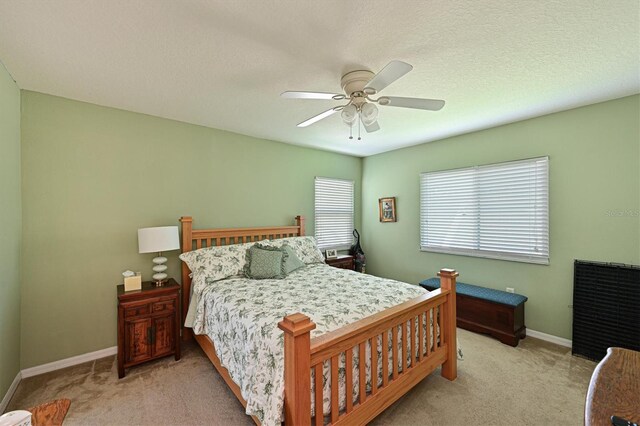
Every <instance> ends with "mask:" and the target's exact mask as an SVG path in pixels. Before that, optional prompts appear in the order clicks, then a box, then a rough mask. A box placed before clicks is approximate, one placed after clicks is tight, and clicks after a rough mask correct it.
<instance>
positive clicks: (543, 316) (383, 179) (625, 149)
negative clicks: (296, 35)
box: [362, 95, 640, 339]
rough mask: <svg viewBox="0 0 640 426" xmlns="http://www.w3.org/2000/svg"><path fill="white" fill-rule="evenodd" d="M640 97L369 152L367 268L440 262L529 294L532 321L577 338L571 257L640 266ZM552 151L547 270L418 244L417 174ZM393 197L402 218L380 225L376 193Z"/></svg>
mask: <svg viewBox="0 0 640 426" xmlns="http://www.w3.org/2000/svg"><path fill="white" fill-rule="evenodd" d="M639 104H640V97H639V96H637V95H636V96H630V97H626V98H622V99H618V100H614V101H610V102H605V103H600V104H595V105H591V106H587V107H583V108H578V109H574V110H569V111H564V112H559V113H556V114H551V115H547V116H543V117H539V118H534V119H531V120H526V121H522V122H518V123H514V124H509V125H505V126H501V127H497V128H492V129H488V130H484V131H479V132H475V133H470V134H466V135H462V136H457V137H452V138H449V139H445V140H441V141H437V142H432V143H428V144H423V145H419V146H415V147H410V148H405V149H401V150H397V151H393V152H389V153H384V154H380V155H375V156H372V157H367V158H365V159H364V161H363V176H362V186H363V188H364V189H363V196H362V222H363V231H364V232H363V236H362V241H363V248H364V250H365V252H366V254H367V270H368V271H369V272H371V273H373V274H375V275H381V276H385V277H391V278H395V279H399V280H402V281H407V282H410V283H417V282H419V281H420V280H422V279H424V278H429V277H432V276H435V273H436V272H437V271H438V270H439V269H440V268H442V267H453V268H455V269H457V270H458V271H459V272H460V278H459V279H460V280H461V281H463V282H469V283H475V284H479V285H482V286H485V287H492V288H498V289H502V290H504V289H505V287H507V286H509V287H515V289H516V292H518V293H522V294H525V295H527V296H528V297H529V301H528V302H527V305H526V324H527V327H529V328H531V329H534V330H537V331H541V332H544V333H549V334H552V335H556V336H561V337H564V338H569V339H570V338H571V321H572V311H571V308H570V307H569V305H571V303H572V291H573V263H572V262H573V260H574V259H586V260H598V261H611V262H624V263H632V264H639V263H640V238H638V236H639V235H640V223H639V219H638V212H639V211H640V172H639V170H640V161H639V159H640V139H639V138H640V128H639V122H640V108H639ZM543 155H548V156H550V200H549V202H550V244H551V245H550V251H551V259H550V265H549V266H542V265H532V264H525V263H516V262H508V261H500V260H490V259H481V258H474V257H466V256H454V255H445V254H437V253H427V252H421V251H420V250H419V219H418V217H419V207H418V205H419V192H418V186H419V183H418V180H419V174H420V173H421V172H425V171H434V170H444V169H450V168H456V167H466V166H473V165H480V164H488V163H495V162H501V161H509V160H517V159H522V158H530V157H538V156H543ZM387 196H396V197H398V198H397V209H398V222H397V223H380V222H379V221H378V220H379V219H378V198H380V197H387Z"/></svg>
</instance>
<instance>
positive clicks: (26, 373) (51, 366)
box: [22, 346, 118, 379]
mask: <svg viewBox="0 0 640 426" xmlns="http://www.w3.org/2000/svg"><path fill="white" fill-rule="evenodd" d="M117 353H118V347H117V346H112V347H110V348H105V349H100V350H99V351H95V352H89V353H86V354H82V355H78V356H72V357H71V358H65V359H61V360H59V361H54V362H50V363H48V364H42V365H37V366H35V367H31V368H26V369H24V370H22V378H23V379H26V378H27V377H33V376H37V375H39V374H44V373H48V372H50V371H55V370H60V369H62V368H67V367H71V366H73V365H78V364H82V363H83V362H88V361H94V360H96V359H100V358H105V357H108V356H111V355H115V354H117Z"/></svg>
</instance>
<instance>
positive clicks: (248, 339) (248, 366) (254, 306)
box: [191, 264, 436, 426]
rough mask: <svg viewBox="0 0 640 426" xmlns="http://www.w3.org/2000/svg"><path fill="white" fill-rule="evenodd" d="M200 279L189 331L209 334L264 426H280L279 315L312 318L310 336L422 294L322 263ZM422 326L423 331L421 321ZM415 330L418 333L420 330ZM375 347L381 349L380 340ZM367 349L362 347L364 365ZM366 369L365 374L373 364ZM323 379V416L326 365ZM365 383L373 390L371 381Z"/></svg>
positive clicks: (355, 363) (342, 396)
mask: <svg viewBox="0 0 640 426" xmlns="http://www.w3.org/2000/svg"><path fill="white" fill-rule="evenodd" d="M204 281H205V282H204V283H201V284H200V285H199V286H198V288H199V291H198V292H197V294H194V300H193V301H192V308H193V309H192V310H193V312H192V313H191V314H192V315H191V316H192V318H193V324H192V326H193V331H194V333H196V334H206V335H207V336H209V338H210V339H211V340H212V341H213V343H214V345H215V348H216V353H217V355H218V358H219V359H220V362H221V364H222V366H224V367H225V368H226V369H227V370H228V371H229V375H230V376H231V378H232V379H233V381H234V382H235V383H236V384H237V385H238V386H239V388H240V391H241V394H242V397H243V398H244V399H245V400H246V402H247V407H246V413H247V414H249V415H254V416H256V417H257V418H258V419H260V421H261V422H262V424H264V425H265V426H269V425H278V424H280V422H281V421H282V416H283V405H284V349H283V347H284V339H283V332H282V331H281V330H280V329H278V327H277V324H278V322H279V321H281V320H282V318H283V317H285V316H286V315H289V314H293V313H296V312H301V313H303V314H305V315H307V316H309V317H310V318H311V320H312V321H313V322H314V323H315V324H316V329H315V330H313V331H312V332H311V337H312V338H313V337H316V336H319V335H321V334H324V333H327V332H330V331H333V330H336V329H338V328H340V327H342V326H344V325H347V324H349V323H352V322H355V321H357V320H360V319H362V318H365V317H368V316H370V315H372V314H375V313H377V312H380V311H382V310H384V309H387V308H389V307H391V306H395V305H398V304H400V303H402V302H405V301H407V300H410V299H413V298H415V297H417V296H420V295H422V294H424V293H426V292H427V291H426V290H424V289H423V288H421V287H419V286H415V285H411V284H407V283H402V282H398V281H394V280H389V279H384V278H379V277H374V276H372V275H366V274H360V273H357V272H354V271H350V270H345V269H339V268H333V267H330V266H328V265H325V264H310V265H307V266H305V267H303V268H300V269H298V270H296V271H294V272H292V273H291V274H289V275H288V276H287V277H286V278H284V279H279V280H270V279H267V280H253V279H248V278H244V277H235V278H228V279H224V280H220V281H213V280H207V279H206V278H204ZM432 322H433V321H430V323H432ZM422 326H423V327H426V320H425V323H423V324H422ZM430 326H431V325H430ZM414 333H416V334H414V336H417V326H416V330H414ZM403 334H404V333H403ZM434 334H436V333H433V332H431V333H429V335H431V336H433V335H434ZM425 335H426V334H425ZM380 340H381V339H380ZM414 341H417V338H416V339H415V340H414ZM389 342H391V339H389ZM376 350H377V351H378V352H381V351H382V347H381V346H380V342H379V344H378V348H376ZM387 350H390V348H387ZM370 351H371V348H370V347H369V345H368V344H367V348H366V352H367V356H366V360H367V363H369V362H370V359H371V358H370ZM399 353H402V352H399ZM353 355H354V356H353V366H351V368H353V369H354V374H353V379H354V380H353V381H354V383H353V389H351V391H350V392H349V395H350V397H351V398H353V400H354V401H355V400H356V399H357V397H358V389H359V384H358V373H357V366H358V363H359V360H358V351H357V350H354V352H353ZM344 358H345V357H344V355H343V356H342V359H341V361H340V367H339V371H340V380H339V401H340V408H341V409H343V408H344V405H345V402H346V398H347V390H346V385H345V380H344V371H345V368H346V366H345V359H344ZM381 359H382V356H379V357H378V362H379V368H378V372H379V377H377V378H376V380H378V383H381V382H382V377H381V374H382V368H380V365H381V364H380V363H381ZM390 362H391V361H390ZM398 362H399V364H400V362H401V360H398ZM409 365H410V361H409ZM367 367H368V368H367V372H368V373H370V371H371V369H370V366H369V365H367ZM390 370H391V368H390ZM324 376H325V378H324V380H323V382H324V383H325V389H324V390H323V392H324V398H323V399H324V406H323V414H328V413H330V409H331V407H330V403H331V402H330V394H329V388H328V386H329V384H330V373H329V366H328V363H326V364H325V367H324ZM366 380H367V389H370V387H371V377H367V378H366ZM311 383H312V384H313V383H314V380H313V377H312V382H311ZM312 391H313V390H312ZM312 395H313V393H312ZM313 400H314V398H312V401H313ZM313 410H315V407H313Z"/></svg>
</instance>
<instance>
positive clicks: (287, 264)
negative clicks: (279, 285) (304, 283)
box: [282, 244, 305, 275]
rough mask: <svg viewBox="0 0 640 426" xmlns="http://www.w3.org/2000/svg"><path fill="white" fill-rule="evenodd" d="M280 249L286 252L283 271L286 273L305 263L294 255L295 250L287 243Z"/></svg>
mask: <svg viewBox="0 0 640 426" xmlns="http://www.w3.org/2000/svg"><path fill="white" fill-rule="evenodd" d="M282 249H283V250H284V251H285V252H286V253H287V258H286V260H285V261H284V271H285V274H286V275H289V274H290V273H292V272H293V271H295V270H296V269H300V268H302V267H303V266H304V265H305V263H304V262H303V261H302V260H300V258H299V257H298V256H296V252H295V250H294V249H293V247H291V246H290V245H289V244H284V245H283V246H282Z"/></svg>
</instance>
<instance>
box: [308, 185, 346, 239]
mask: <svg viewBox="0 0 640 426" xmlns="http://www.w3.org/2000/svg"><path fill="white" fill-rule="evenodd" d="M353 193H354V191H353V181H351V180H342V179H331V178H324V177H316V180H315V228H316V240H317V241H318V248H320V249H321V250H324V249H328V248H330V249H346V248H349V246H351V244H353V206H354V203H353Z"/></svg>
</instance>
